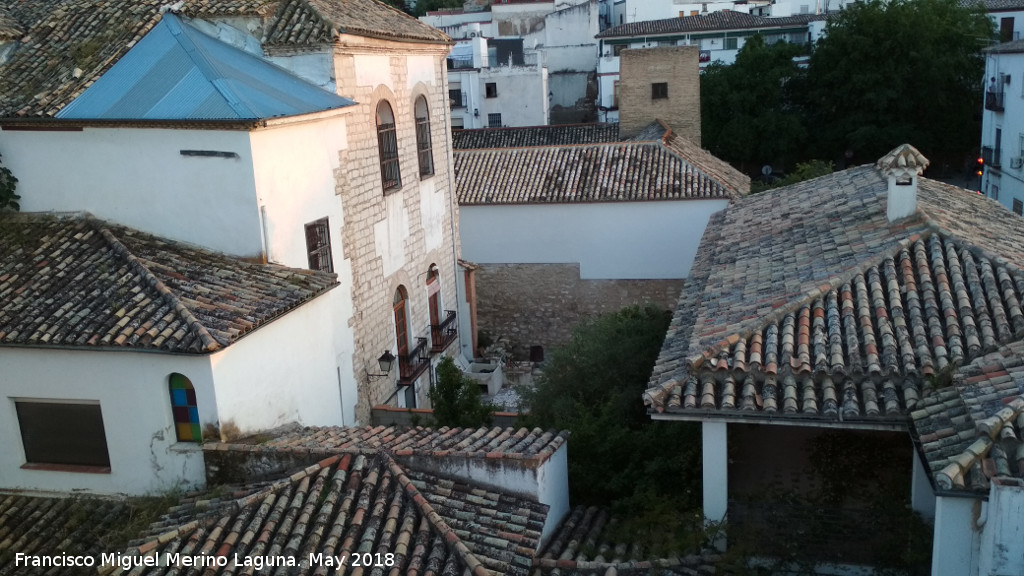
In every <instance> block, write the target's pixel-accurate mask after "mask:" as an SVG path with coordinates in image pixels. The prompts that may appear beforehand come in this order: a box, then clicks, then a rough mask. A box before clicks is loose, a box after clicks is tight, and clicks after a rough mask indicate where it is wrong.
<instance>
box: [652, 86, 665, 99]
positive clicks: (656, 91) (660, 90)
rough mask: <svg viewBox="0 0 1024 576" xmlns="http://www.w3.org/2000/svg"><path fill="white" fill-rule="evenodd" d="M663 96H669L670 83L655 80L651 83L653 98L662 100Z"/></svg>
mask: <svg viewBox="0 0 1024 576" xmlns="http://www.w3.org/2000/svg"><path fill="white" fill-rule="evenodd" d="M663 98H668V83H667V82H655V83H653V84H651V99H652V100H661V99H663Z"/></svg>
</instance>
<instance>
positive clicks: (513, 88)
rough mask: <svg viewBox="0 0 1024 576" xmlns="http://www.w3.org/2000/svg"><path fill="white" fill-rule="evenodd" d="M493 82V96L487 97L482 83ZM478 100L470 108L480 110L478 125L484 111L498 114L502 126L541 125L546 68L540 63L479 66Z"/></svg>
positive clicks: (545, 104) (545, 108) (482, 123)
mask: <svg viewBox="0 0 1024 576" xmlns="http://www.w3.org/2000/svg"><path fill="white" fill-rule="evenodd" d="M489 82H493V83H494V84H495V88H496V89H497V91H498V96H497V98H487V97H486V94H487V91H486V85H487V83H489ZM478 83H479V87H478V88H477V92H476V94H477V95H478V100H477V102H476V103H475V104H470V106H469V108H470V110H473V111H475V110H476V109H479V110H480V117H479V119H478V121H479V123H480V127H481V128H487V127H488V116H487V115H488V114H501V124H502V126H509V127H513V126H543V125H546V124H547V123H548V115H549V110H548V71H547V69H546V68H544V67H542V66H500V67H494V68H485V69H482V70H480V72H479V75H478Z"/></svg>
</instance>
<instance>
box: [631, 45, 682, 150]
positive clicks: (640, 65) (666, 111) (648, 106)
mask: <svg viewBox="0 0 1024 576" xmlns="http://www.w3.org/2000/svg"><path fill="white" fill-rule="evenodd" d="M699 57H700V49H699V48H698V47H696V46H671V47H669V46H665V47H659V48H644V49H641V50H623V51H622V54H621V55H620V58H621V59H620V69H619V132H620V133H621V134H622V136H623V137H625V138H628V137H631V136H633V135H635V134H637V133H638V132H640V131H641V130H643V129H644V128H645V127H646V126H647V125H648V124H650V123H651V122H654V121H655V120H662V121H664V122H665V123H667V124H668V125H669V126H670V127H671V128H672V130H673V131H674V132H675V133H676V134H680V135H682V136H684V137H685V138H687V139H689V140H690V141H691V142H693V143H695V144H698V145H699V144H700V64H699V63H698V60H699ZM654 84H665V85H666V86H665V87H664V90H663V91H659V92H658V93H657V94H655V89H654V88H653V85H654Z"/></svg>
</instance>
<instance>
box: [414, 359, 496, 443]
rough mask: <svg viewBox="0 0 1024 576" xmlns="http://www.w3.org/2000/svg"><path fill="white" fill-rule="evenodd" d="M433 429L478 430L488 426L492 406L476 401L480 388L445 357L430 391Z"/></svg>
mask: <svg viewBox="0 0 1024 576" xmlns="http://www.w3.org/2000/svg"><path fill="white" fill-rule="evenodd" d="M430 402H431V404H432V405H433V407H434V422H435V425H437V426H450V427H453V428H479V427H480V426H490V425H491V413H492V412H494V406H493V405H491V404H490V403H485V402H481V401H480V387H479V385H478V384H477V383H476V382H474V381H473V380H472V379H471V378H469V377H467V376H466V375H465V374H463V373H462V371H461V370H459V367H458V366H456V365H455V362H454V361H453V360H452V359H451V358H449V357H445V358H444V360H441V363H440V364H438V366H437V384H436V385H434V387H433V388H432V389H431V390H430Z"/></svg>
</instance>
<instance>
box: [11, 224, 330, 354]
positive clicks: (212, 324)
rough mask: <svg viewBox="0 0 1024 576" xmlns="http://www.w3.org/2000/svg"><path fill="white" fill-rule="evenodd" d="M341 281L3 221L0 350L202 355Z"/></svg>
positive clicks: (115, 235)
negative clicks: (63, 349)
mask: <svg viewBox="0 0 1024 576" xmlns="http://www.w3.org/2000/svg"><path fill="white" fill-rule="evenodd" d="M337 284H338V283H337V280H336V278H335V276H334V275H333V274H327V273H323V272H313V271H310V270H299V269H294V268H286V267H283V266H276V265H267V264H253V263H249V262H246V261H244V260H241V259H238V258H233V257H230V256H225V255H223V254H218V253H215V252H210V251H207V250H203V249H200V248H196V247H193V246H189V245H186V244H182V243H178V242H174V241H170V240H164V239H161V238H157V237H155V236H150V235H148V234H145V233H142V232H139V231H136V230H132V229H130V228H124V227H121V226H115V225H112V224H108V223H105V222H101V221H98V220H95V219H93V218H90V217H82V216H68V217H54V216H44V215H29V214H24V215H4V216H0V346H34V347H35V346H39V347H46V346H61V347H78V348H83V349H90V348H107V349H126V350H151V351H161V352H178V353H206V352H211V351H215V350H219V349H221V348H224V347H226V346H228V345H230V344H231V343H233V342H235V341H236V340H238V339H239V338H241V337H242V336H244V335H245V334H247V333H249V332H251V331H252V330H254V329H256V328H258V327H260V326H262V325H264V324H266V323H268V322H270V321H272V320H274V319H275V318H277V317H279V316H281V315H282V314H285V313H286V312H288V311H289V310H291V309H293V308H295V307H297V306H299V305H301V304H303V303H305V302H307V301H309V300H311V299H313V298H315V297H316V296H318V295H319V294H322V293H323V292H325V291H327V290H329V289H331V288H333V287H334V286H336V285H337Z"/></svg>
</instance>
